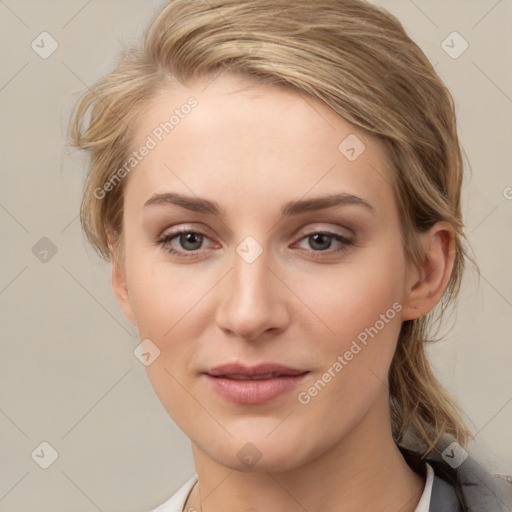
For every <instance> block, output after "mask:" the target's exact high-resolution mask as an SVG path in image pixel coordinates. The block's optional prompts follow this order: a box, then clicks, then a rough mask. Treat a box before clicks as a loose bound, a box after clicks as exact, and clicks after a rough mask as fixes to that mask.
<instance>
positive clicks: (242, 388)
mask: <svg viewBox="0 0 512 512" xmlns="http://www.w3.org/2000/svg"><path fill="white" fill-rule="evenodd" d="M306 375H307V373H303V374H301V375H283V376H282V377H272V378H270V379H260V380H235V379H228V378H225V377H213V376H211V375H206V378H207V380H208V383H209V384H210V386H211V387H212V388H213V389H214V391H216V392H217V393H218V394H219V395H221V396H223V397H224V398H227V399H228V400H231V401H233V402H236V403H239V404H263V403H265V402H270V401H271V400H274V399H276V398H278V397H279V396H281V395H283V394H284V393H287V392H289V391H291V390H292V389H294V388H295V387H297V386H298V385H299V384H300V383H301V382H302V380H303V379H304V377H305V376H306Z"/></svg>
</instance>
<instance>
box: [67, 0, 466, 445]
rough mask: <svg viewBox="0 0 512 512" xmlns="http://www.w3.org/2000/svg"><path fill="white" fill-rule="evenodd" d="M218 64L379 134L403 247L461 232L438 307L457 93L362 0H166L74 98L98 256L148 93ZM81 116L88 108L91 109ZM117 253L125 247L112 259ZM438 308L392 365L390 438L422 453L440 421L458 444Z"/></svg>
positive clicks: (115, 227)
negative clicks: (437, 335)
mask: <svg viewBox="0 0 512 512" xmlns="http://www.w3.org/2000/svg"><path fill="white" fill-rule="evenodd" d="M223 70H229V71H231V72H233V73H239V74H241V75H243V76H245V77H248V78H250V79H253V80H257V81H262V82H264V83H267V84H268V83H270V84H281V85H285V86H288V87H290V88H292V89H294V90H297V91H300V92H303V93H307V94H309V95H311V96H313V97H314V98H317V99H319V100H321V101H322V102H324V103H325V104H326V105H328V106H329V107H330V108H331V109H332V110H333V111H335V112H336V113H337V114H338V115H340V116H341V117H342V118H344V119H346V120H347V121H349V122H351V123H353V124H354V125H355V126H357V127H359V128H361V129H362V130H364V131H366V132H368V133H370V134H373V135H374V136H376V137H378V139H379V140H380V141H381V142H382V145H383V147H384V148H385V151H386V154H387V156H388V160H389V164H390V169H391V173H392V179H393V185H394V191H395V195H396V198H397V203H398V208H399V212H400V218H401V223H402V226H401V228H402V233H403V244H404V248H405V251H406V254H407V257H408V259H409V260H410V261H411V262H413V263H420V262H421V260H422V252H421V249H420V245H419V240H418V233H421V232H423V231H425V230H428V229H429V228H430V227H431V226H432V225H434V224H435V223H436V222H437V221H440V220H445V221H448V222H449V223H451V224H452V225H453V227H454V229H455V233H456V235H455V236H456V248H455V249H456V250H455V264H454V269H453V272H452V274H451V277H450V281H449V283H448V286H447V288H446V290H445V293H444V295H443V298H442V301H441V304H440V312H439V318H441V316H442V313H443V312H444V311H445V309H446V307H447V306H448V305H449V304H450V303H452V302H453V301H454V299H455V298H456V296H457V294H458V292H459V288H460V283H461V277H462V273H463V269H464V262H465V259H466V258H468V255H467V252H466V249H465V247H464V243H463V242H464V233H463V224H462V217H461V208H460V192H461V185H462V175H463V160H462V151H461V148H460V145H459V141H458V136H457V128H456V119H455V109H454V102H453V99H452V97H451V95H450V93H449V91H448V90H447V88H446V87H445V85H444V84H443V83H442V81H441V80H440V78H439V77H438V76H437V74H436V73H435V71H434V69H433V67H432V65H431V64H430V62H429V61H428V59H427V58H426V56H425V55H424V54H423V52H422V51H421V49H420V48H419V47H418V46H417V45H416V44H415V43H414V42H413V41H412V40H411V39H410V38H409V37H408V36H407V34H406V32H405V30H404V29H403V27H402V25H401V24H400V22H399V21H398V20H397V19H396V18H395V17H394V16H392V15H391V14H389V13H388V12H387V11H385V10H383V9H380V8H378V7H376V6H373V5H371V4H369V3H367V2H364V1H362V0H315V1H312V0H294V1H293V2H291V3H290V2H289V0H209V1H208V2H199V1H190V0H174V1H171V2H169V3H168V4H166V5H165V7H164V8H163V9H162V10H161V12H160V13H159V14H158V15H157V16H156V18H155V19H154V21H153V22H152V24H151V25H150V27H149V29H148V31H147V33H146V36H145V39H144V44H143V45H141V46H140V47H136V48H128V49H127V50H126V51H125V52H124V53H123V55H122V57H121V59H120V61H119V62H118V63H117V66H116V68H115V69H114V71H113V72H112V73H110V74H109V75H108V76H106V77H105V78H104V79H102V80H101V81H100V82H98V83H97V84H95V85H94V86H93V87H92V88H91V89H90V90H88V91H86V92H85V94H84V95H83V96H82V97H81V98H80V100H79V101H78V103H77V105H76V107H75V110H74V112H73V116H72V119H71V122H70V128H69V133H70V138H71V144H72V145H74V146H76V147H78V148H81V149H85V150H87V151H89V154H90V170H89V173H88V176H87V179H86V183H85V186H84V193H83V199H82V205H81V222H82V226H83V229H84V231H85V233H86V235H87V237H88V239H89V240H90V242H91V243H92V244H93V246H94V247H95V248H96V249H97V250H98V252H99V253H100V255H101V256H102V257H104V258H105V259H106V260H110V258H111V257H115V254H117V251H118V249H119V250H120V251H122V245H123V244H122V243H117V244H116V245H115V246H112V245H111V244H110V242H109V237H108V234H109V233H110V234H111V235H112V234H114V235H115V237H116V239H117V241H118V242H119V241H121V240H122V233H123V232H122V213H123V189H124V184H125V181H126V180H121V181H120V183H118V184H117V185H116V186H115V187H114V188H113V190H111V191H109V192H108V193H107V194H105V195H104V197H102V198H98V197H97V194H95V190H98V189H101V188H102V187H104V184H105V183H109V182H110V183H111V182H112V179H113V177H114V175H115V173H116V171H117V170H118V169H119V168H120V167H121V166H122V165H123V163H124V162H125V161H126V158H127V155H129V152H130V148H131V146H132V145H133V143H134V140H133V131H132V130H133V127H134V126H135V123H136V120H137V118H138V117H139V115H140V114H142V113H143V112H144V108H145V107H146V106H147V104H148V102H149V101H150V100H151V99H152V98H154V97H155V96H156V95H158V94H159V93H160V92H161V91H162V90H166V89H168V88H169V87H171V86H172V84H173V83H176V82H181V83H186V82H187V81H188V80H190V79H193V78H196V77H203V78H211V77H212V76H215V75H216V74H218V73H220V72H222V71H223ZM87 116H89V119H88V120H87ZM120 259H121V260H122V257H121V258H120ZM432 320H433V317H432V314H429V315H427V316H425V317H422V318H419V319H416V320H412V321H406V322H404V323H403V325H402V329H401V332H400V335H399V339H398V346H397V349H396V353H395V355H394V358H393V361H392V363H391V367H390V370H389V392H390V412H391V420H392V427H393V435H394V437H395V439H396V440H397V441H400V440H402V439H403V438H404V436H406V434H407V435H412V436H413V437H414V438H415V439H416V440H417V441H418V442H419V443H420V444H421V445H422V446H423V454H424V455H426V454H428V453H429V452H430V451H431V450H432V449H433V448H434V446H435V444H437V442H438V441H439V439H440V437H441V436H442V435H443V434H444V433H449V434H452V435H453V436H454V437H455V438H456V440H457V441H458V442H459V443H460V444H461V445H462V446H466V444H467V441H468V439H469V437H470V432H469V430H468V429H467V427H466V425H465V423H464V421H463V420H462V418H461V414H462V411H461V409H460V408H459V406H458V404H457V402H456V401H455V400H454V399H453V398H452V397H451V396H450V395H449V394H448V393H447V392H446V390H445V389H444V388H443V386H442V385H441V384H440V383H439V381H438V380H437V379H436V377H435V376H434V374H433V372H432V369H431V367H430V363H429V361H428V358H427V354H426V342H427V341H429V339H428V329H429V327H430V326H431V323H432Z"/></svg>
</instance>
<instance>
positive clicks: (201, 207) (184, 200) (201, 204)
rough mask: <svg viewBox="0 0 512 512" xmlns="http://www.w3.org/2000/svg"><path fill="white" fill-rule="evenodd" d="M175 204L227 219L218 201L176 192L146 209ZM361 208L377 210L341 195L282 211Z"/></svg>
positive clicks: (296, 203) (287, 206) (305, 201)
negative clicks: (341, 207) (339, 207)
mask: <svg viewBox="0 0 512 512" xmlns="http://www.w3.org/2000/svg"><path fill="white" fill-rule="evenodd" d="M161 204H173V205H176V206H180V207H181V208H185V209H186V210H190V211H194V212H198V213H205V214H212V215H215V216H217V217H221V218H223V217H225V215H226V214H225V210H224V209H223V208H221V207H220V206H219V204H218V203H217V202H216V201H210V200H209V199H204V198H201V197H192V196H185V195H182V194H178V193H176V192H167V193H164V194H154V195H153V196H151V197H150V198H149V199H148V200H147V201H146V202H145V203H144V208H146V207H148V206H152V205H161ZM349 205H355V206H361V207H363V208H365V209H367V210H368V211H370V212H371V213H373V214H375V213H376V212H375V208H374V207H373V206H372V205H371V204H370V203H369V202H368V201H366V200H365V199H363V198H361V197H358V196H355V195H353V194H347V193H339V194H329V195H326V196H321V197H315V198H312V199H299V200H296V201H289V202H287V203H285V204H284V205H283V207H282V209H281V215H282V216H283V217H291V216H293V215H299V214H301V213H306V212H312V211H317V210H323V209H326V208H334V207H336V206H349Z"/></svg>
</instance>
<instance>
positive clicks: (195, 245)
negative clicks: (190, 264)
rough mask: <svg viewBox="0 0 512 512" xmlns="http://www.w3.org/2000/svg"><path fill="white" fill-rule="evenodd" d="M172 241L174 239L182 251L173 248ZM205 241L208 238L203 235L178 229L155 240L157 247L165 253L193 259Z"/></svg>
mask: <svg viewBox="0 0 512 512" xmlns="http://www.w3.org/2000/svg"><path fill="white" fill-rule="evenodd" d="M174 239H176V241H177V243H178V244H179V245H180V246H181V248H182V250H180V249H179V248H178V249H176V248H175V247H173V245H172V242H173V240H174ZM205 239H208V237H207V236H206V235H205V234H203V233H200V232H198V231H192V230H190V229H180V230H177V231H174V232H171V233H166V234H165V235H164V236H162V237H161V238H159V239H158V240H157V245H160V246H161V247H162V248H163V249H164V250H165V251H167V252H169V253H171V254H175V255H176V256H179V257H183V258H194V257H198V256H199V254H198V253H197V252H196V251H199V250H200V249H201V246H202V244H203V241H204V240H205Z"/></svg>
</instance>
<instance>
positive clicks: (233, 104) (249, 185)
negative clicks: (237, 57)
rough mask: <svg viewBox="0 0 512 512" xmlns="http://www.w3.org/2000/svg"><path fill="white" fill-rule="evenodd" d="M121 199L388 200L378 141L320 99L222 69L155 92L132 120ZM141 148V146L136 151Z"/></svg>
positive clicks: (387, 203)
mask: <svg viewBox="0 0 512 512" xmlns="http://www.w3.org/2000/svg"><path fill="white" fill-rule="evenodd" d="M135 134H136V136H135V144H134V146H133V149H134V151H135V152H138V151H139V149H142V146H147V147H150V149H149V150H148V151H144V153H145V156H144V157H143V158H140V161H138V163H137V166H136V169H134V171H133V172H131V173H130V174H129V176H128V183H127V187H126V190H125V194H126V196H125V201H130V202H133V203H134V205H137V206H142V204H143V203H144V202H145V201H146V200H147V198H148V197H149V196H150V195H151V194H154V193H158V192H162V191H168V190H176V191H178V192H180V193H188V194H193V195H198V196H201V197H209V198H213V199H215V200H216V201H217V202H225V201H226V202H228V201H231V202H232V204H233V205H234V204H235V202H236V201H235V199H236V198H237V199H238V201H237V203H238V206H241V205H243V206H244V207H245V208H246V209H247V208H249V209H250V208H251V200H254V211H257V210H258V209H260V210H261V206H262V204H261V201H262V200H263V201H266V202H268V204H269V205H270V204H273V203H274V202H276V203H277V202H279V203H283V202H286V201H287V200H289V199H297V198H299V197H303V196H305V195H308V196H314V195H320V194H325V193H326V192H328V193H330V192H333V191H335V192H344V193H349V194H354V195H358V196H362V197H364V198H365V199H367V200H368V201H370V202H372V203H376V204H377V206H379V205H380V206H381V208H382V209H389V208H392V207H393V202H394V198H393V191H392V188H391V185H390V184H391V178H390V175H389V171H388V169H387V165H386V163H385V162H386V158H385V153H384V150H383V148H382V146H381V145H380V142H379V141H378V140H377V139H376V138H375V137H373V136H371V135H368V134H366V133H365V132H363V131H362V130H360V129H358V128H356V127H355V126H353V125H352V124H350V123H348V122H347V121H346V120H344V119H343V118H341V117H340V116H338V115H337V114H336V113H335V112H333V111H332V110H331V109H330V108H329V107H327V105H325V104H324V103H322V102H321V101H319V100H316V99H315V98H313V97H311V96H309V95H306V94H304V93H301V92H298V91H295V90H292V89H291V88H288V87H284V86H276V85H269V84H262V83H259V82H254V81H251V80H248V79H244V78H240V77H237V76H234V75H230V74H228V73H224V74H222V75H221V76H219V77H217V78H215V79H213V81H211V79H210V81H209V80H207V79H204V80H197V81H195V82H194V83H191V84H188V85H187V86H183V85H179V86H176V87H173V88H172V89H167V90H162V91H160V94H159V95H158V97H157V98H155V99H154V100H153V101H151V103H150V104H149V105H148V108H147V109H146V111H145V112H144V114H143V116H142V117H141V118H140V119H139V120H138V123H137V126H136V131H135ZM139 152H140V151H139Z"/></svg>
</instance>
